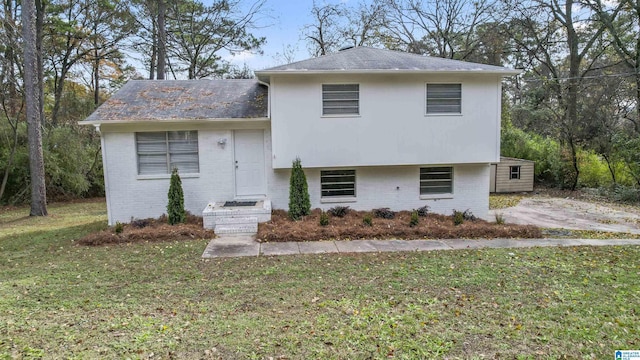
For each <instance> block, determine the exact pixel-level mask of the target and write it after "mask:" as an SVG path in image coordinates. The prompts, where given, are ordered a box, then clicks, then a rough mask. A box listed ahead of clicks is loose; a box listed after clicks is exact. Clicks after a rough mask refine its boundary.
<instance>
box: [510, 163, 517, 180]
mask: <svg viewBox="0 0 640 360" xmlns="http://www.w3.org/2000/svg"><path fill="white" fill-rule="evenodd" d="M519 179H520V166H509V180H519Z"/></svg>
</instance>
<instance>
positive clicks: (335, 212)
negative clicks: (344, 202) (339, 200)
mask: <svg viewBox="0 0 640 360" xmlns="http://www.w3.org/2000/svg"><path fill="white" fill-rule="evenodd" d="M349 210H351V209H349V207H348V206H334V207H332V208H331V209H329V210H327V212H328V213H329V214H331V216H335V217H340V218H341V217H344V216H345V215H347V214H348V213H349Z"/></svg>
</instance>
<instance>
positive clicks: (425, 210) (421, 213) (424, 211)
mask: <svg viewBox="0 0 640 360" xmlns="http://www.w3.org/2000/svg"><path fill="white" fill-rule="evenodd" d="M416 211H417V212H418V216H420V217H425V216H427V215H428V214H429V206H427V205H425V206H423V207H420V208H418V209H417V210H416Z"/></svg>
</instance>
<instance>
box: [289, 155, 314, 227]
mask: <svg viewBox="0 0 640 360" xmlns="http://www.w3.org/2000/svg"><path fill="white" fill-rule="evenodd" d="M310 213H311V200H309V186H308V185H307V177H306V176H305V175H304V171H303V170H302V164H301V163H300V158H296V159H295V160H294V161H293V165H292V169H291V179H289V217H290V218H291V219H292V220H300V218H302V217H303V216H305V215H309V214H310Z"/></svg>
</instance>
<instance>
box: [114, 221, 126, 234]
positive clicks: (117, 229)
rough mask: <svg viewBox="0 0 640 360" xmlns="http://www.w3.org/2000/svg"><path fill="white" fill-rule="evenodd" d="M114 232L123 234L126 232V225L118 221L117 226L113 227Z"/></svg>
mask: <svg viewBox="0 0 640 360" xmlns="http://www.w3.org/2000/svg"><path fill="white" fill-rule="evenodd" d="M113 231H115V232H116V234H122V232H123V231H124V224H123V223H121V222H120V221H116V226H114V227H113Z"/></svg>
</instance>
